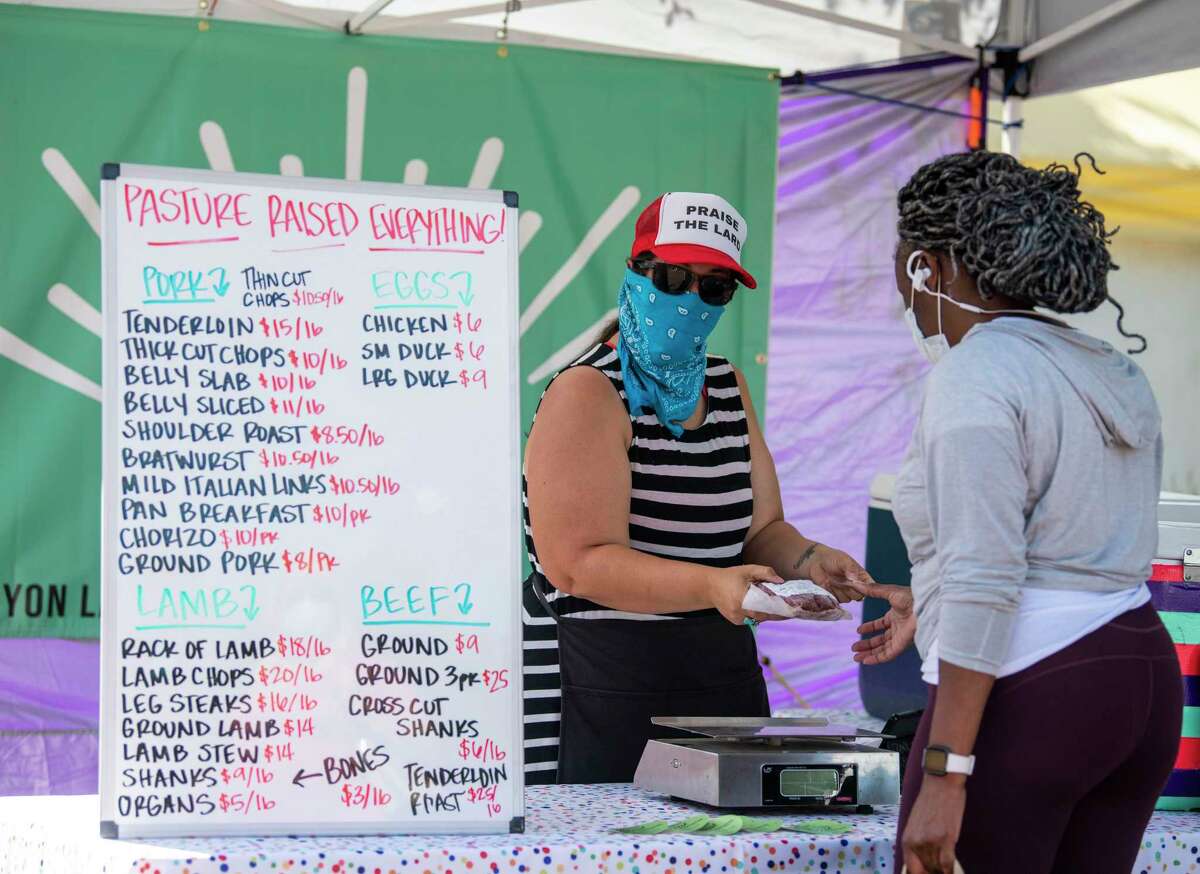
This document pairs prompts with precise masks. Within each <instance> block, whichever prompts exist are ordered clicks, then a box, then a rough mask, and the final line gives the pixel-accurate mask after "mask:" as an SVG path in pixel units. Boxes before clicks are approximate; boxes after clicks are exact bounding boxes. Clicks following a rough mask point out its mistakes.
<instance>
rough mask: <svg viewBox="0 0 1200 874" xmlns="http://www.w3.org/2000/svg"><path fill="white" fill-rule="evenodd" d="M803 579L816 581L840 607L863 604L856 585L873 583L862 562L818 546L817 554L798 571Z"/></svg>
mask: <svg viewBox="0 0 1200 874" xmlns="http://www.w3.org/2000/svg"><path fill="white" fill-rule="evenodd" d="M794 570H795V571H796V573H797V574H798V575H799V576H800V577H801V578H803V579H809V580H812V581H813V582H814V583H816V584H817V585H818V586H820V587H821V588H822V589H824V590H825V591H827V592H829V594H831V595H833V597H835V598H837V599H838V603H841V604H845V603H846V602H847V601H861V600H862V597H863V596H862V595H861V594H860V593H859V590H858V589H857V588H856V587H855V585H854V582H859V583H863V584H866V583H873V582H874V580H872V579H871V575H870V574H868V573H867V572H866V571H865V570H864V569H863V567H862V565H860V564H859V563H858V562H856V561H855V560H854V559H852V558H851V557H850V556H848V555H846V553H844V552H842V551H841V550H840V549H834V548H833V547H830V546H825V545H824V544H823V543H822V544H817V548H816V549H815V550H813V553H812V554H811V555H810V556H809V557H808V558H806V559H805V560H804V561H802V562H801V563H800V564H799V566H797V567H796V568H794Z"/></svg>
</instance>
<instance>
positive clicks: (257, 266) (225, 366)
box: [100, 164, 524, 837]
mask: <svg viewBox="0 0 1200 874" xmlns="http://www.w3.org/2000/svg"><path fill="white" fill-rule="evenodd" d="M102 175H103V177H104V178H103V181H102V184H101V189H102V210H103V233H102V237H103V286H104V313H103V315H104V414H103V415H104V427H103V435H104V436H103V501H104V512H103V520H104V522H103V525H104V531H103V546H102V550H103V559H102V568H103V570H102V583H103V612H102V632H101V647H102V679H101V702H102V703H101V768H100V770H101V775H100V791H101V819H102V822H101V832H102V833H103V834H104V835H106V836H114V837H115V836H119V837H137V836H156V835H202V834H261V835H268V834H296V833H382V832H397V833H405V832H410V833H411V832H492V831H505V832H507V831H510V830H520V829H521V828H522V827H523V813H524V811H523V802H522V763H521V732H520V725H521V710H520V705H521V695H520V669H519V666H520V662H519V655H520V616H519V613H518V597H519V594H518V593H519V586H518V580H519V573H520V557H519V553H518V550H519V547H520V532H519V529H518V520H519V506H520V504H519V499H520V495H519V466H518V445H519V444H518V436H519V423H518V416H519V411H518V397H517V374H518V366H517V210H516V205H517V204H516V195H515V194H513V193H511V192H500V191H473V190H467V189H452V188H426V187H414V186H403V185H384V184H369V183H346V182H339V181H333V180H321V179H303V178H292V177H288V178H284V177H277V176H267V175H257V174H249V173H211V172H202V171H193V170H180V169H171V168H163V167H147V166H134V165H128V164H125V165H115V164H108V165H105V167H104V169H103V173H102Z"/></svg>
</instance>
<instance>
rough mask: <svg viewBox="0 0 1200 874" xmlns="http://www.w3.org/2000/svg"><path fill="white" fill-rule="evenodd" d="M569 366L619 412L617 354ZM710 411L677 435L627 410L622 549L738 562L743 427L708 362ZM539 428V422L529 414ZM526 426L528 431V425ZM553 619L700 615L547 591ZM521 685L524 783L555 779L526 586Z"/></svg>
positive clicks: (550, 673)
mask: <svg viewBox="0 0 1200 874" xmlns="http://www.w3.org/2000/svg"><path fill="white" fill-rule="evenodd" d="M571 366H572V367H575V366H588V367H595V368H596V369H597V370H599V371H600V372H601V373H603V374H604V375H605V376H607V377H608V378H609V380H610V381H611V382H612V384H613V387H614V388H615V389H616V390H617V391H618V393H619V394H620V396H621V401H622V402H623V403H624V404H625V407H626V410H628V408H629V403H628V401H627V400H626V398H625V391H624V384H623V381H622V378H621V361H620V358H619V357H618V355H617V350H616V349H614V348H613V347H611V346H609V345H607V344H600V345H598V346H596V347H595V348H593V349H592V350H591V351H589V352H588V353H587V354H586V355H584V356H583V357H582V358H580V359H578V360H577V361H576V362H575V364H573V365H571ZM705 392H706V395H707V415H706V416H705V419H704V422H703V423H702V424H701V425H700V427H699V428H696V429H695V430H691V431H684V432H683V435H682V436H681V437H678V438H677V437H674V436H673V435H672V434H671V432H670V431H668V430H667V429H666V428H664V427H663V426H662V425H660V424H659V422H658V418H657V417H656V416H655V415H654V413H653V412H645V413H642V412H641V411H637V412H636V414H635V413H633V412H631V413H630V422H631V424H632V426H633V441H632V442H631V444H630V446H629V467H630V471H631V474H632V481H631V486H632V491H631V493H630V502H629V545H630V546H631V547H633V548H634V549H637V550H640V551H642V552H646V553H650V554H651V555H658V556H662V557H664V558H673V559H678V560H681V561H692V562H696V563H698V564H704V565H709V566H711V567H736V566H737V565H740V564H742V563H743V562H742V547H743V545H744V543H745V539H746V533H747V532H748V531H749V530H750V519H751V515H752V514H753V510H754V499H753V493H752V491H751V486H750V431H749V427H748V424H747V422H746V410H745V407H744V406H743V404H742V396H741V392H740V390H739V389H738V383H737V376H736V375H735V374H734V371H733V367H732V365H730V363H729V362H728V361H727V360H726V359H724V358H720V357H718V356H716V355H709V356H708V367H707V373H706V379H705ZM535 422H536V416H535ZM530 427H531V428H532V425H531V426H530ZM526 492H527V489H526V483H525V479H524V477H523V476H522V479H521V494H522V502H523V504H524V517H525V546H526V549H527V550H528V553H529V562H530V564H531V565H532V567H533V569H534V571H535V572H536V573H538V574H542V575H543V576H544V573H543V571H542V567H541V565H540V564H539V562H538V558H537V547H536V546H535V544H534V542H533V531H532V529H531V528H530V525H529V502H528V498H527V494H526ZM546 597H547V600H548V601H549V602H550V604H551V606H552V607H553V608H554V609H555V611H556V612H557V613H559V614H560V615H567V616H571V617H572V618H574V619H595V620H597V621H602V620H605V619H634V620H641V621H646V622H663V621H672V620H679V619H683V618H687V617H688V616H689V615H691V616H699V615H705V613H707V612H708V611H701V612H699V613H692V614H674V615H650V614H644V613H626V612H622V611H620V610H613V609H610V608H608V607H603V606H601V605H599V604H595V603H593V602H591V601H588V600H586V599H583V598H576V597H573V596H569V595H564V594H562V593H560V592H558V591H556V590H554V589H552V588H551V589H548V590H547V591H546ZM522 603H523V608H524V609H523V611H522V615H523V620H524V658H523V673H524V681H525V692H524V695H525V702H524V703H525V708H524V712H525V772H526V773H525V782H526V783H527V784H537V783H553V782H555V772H556V769H557V766H558V723H559V711H560V693H559V688H560V681H559V674H558V642H557V635H556V632H555V627H554V620H553V619H552V618H551V617H549V616H547V615H546V614H545V611H544V610H543V609H542V606H541V604H540V603H538V601H537V600H536V598H534V596H533V594H532V592H531V591H530V590H529V588H528V586H526V587H525V591H524V592H523V597H522Z"/></svg>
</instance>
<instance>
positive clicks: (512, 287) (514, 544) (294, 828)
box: [99, 163, 525, 838]
mask: <svg viewBox="0 0 1200 874" xmlns="http://www.w3.org/2000/svg"><path fill="white" fill-rule="evenodd" d="M124 175H129V176H138V177H142V178H146V179H163V180H172V181H181V182H196V183H207V184H210V185H211V184H217V185H220V184H224V185H244V186H258V187H262V188H267V187H270V188H277V189H281V190H302V191H326V192H346V191H352V192H355V193H358V194H379V195H387V196H393V197H396V196H401V197H409V198H424V199H432V200H436V199H449V200H462V201H479V202H481V203H499V204H503V206H504V209H505V212H506V214H507V215H506V218H505V224H506V226H507V228H508V229H509V230H508V253H507V254H508V278H509V285H508V310H509V325H508V338H507V342H508V351H509V355H510V356H511V360H512V362H513V368H514V371H515V372H514V373H510V374H505V376H506V377H511V378H510V379H506V380H505V383H506V384H505V386H504V389H505V390H506V391H507V393H508V406H509V410H510V412H511V415H512V421H513V423H514V425H515V427H514V428H510V429H509V435H508V457H509V462H510V463H509V468H510V471H511V473H510V475H511V477H512V482H513V483H514V491H513V494H514V496H515V500H514V502H513V506H512V507H510V508H509V523H508V526H509V537H508V542H509V547H508V557H507V558H508V562H507V564H508V568H509V573H510V574H511V580H512V588H511V593H510V594H511V600H510V602H509V603H510V607H511V621H510V622H509V632H510V640H511V644H510V654H509V659H510V664H511V665H512V675H511V677H510V678H509V682H510V688H511V689H512V690H513V691H512V698H513V700H514V702H515V703H514V706H513V708H512V726H511V728H512V738H513V747H512V749H511V751H510V753H509V762H510V777H509V787H510V795H511V797H510V799H509V811H510V813H511V818H510V819H509V821H508V822H505V821H503V820H481V821H466V820H463V821H459V820H454V821H446V822H443V823H440V824H439V823H438V822H437V821H436V820H434V821H430V822H427V823H421V824H419V825H411V826H405V827H397V825H396V824H395V823H394V821H391V820H374V821H372V820H363V821H359V822H354V823H350V824H337V823H263V824H261V825H259V826H252V825H240V824H234V823H219V822H213V823H203V822H197V823H194V824H192V825H185V824H183V823H154V822H145V823H128V822H118V821H117V817H118V816H119V814H118V813H117V810H116V795H117V791H116V790H117V788H118V786H117V781H118V776H119V775H118V772H117V755H116V746H115V744H113V743H109V742H108V741H109V738H108V735H109V733H110V731H111V729H110V728H109V726H108V725H107V722H106V719H105V717H106V716H111V717H113V718H115V719H117V718H119V716H118V715H117V714H116V713H115V707H116V701H115V700H114V699H112V698H111V696H113V695H115V694H118V693H117V692H115V691H114V690H112V689H111V688H110V685H111V684H113V682H114V678H115V677H117V676H118V672H119V669H120V664H119V659H118V657H117V646H116V645H115V644H114V643H113V641H112V640H111V638H112V637H113V636H114V635H116V636H117V637H118V638H119V637H120V635H119V629H117V628H116V627H112V628H110V627H109V623H110V622H111V623H113V624H114V626H115V622H116V619H115V618H113V619H109V618H108V617H116V616H117V587H116V586H113V585H109V583H108V568H109V562H108V559H109V551H110V550H111V549H112V546H113V545H112V544H111V543H109V530H108V529H109V526H108V523H107V519H106V516H105V510H106V509H107V508H108V507H110V506H113V505H114V504H113V501H114V500H115V499H118V498H119V495H118V494H117V486H116V484H117V482H118V481H119V475H118V474H117V472H116V471H114V470H112V469H111V463H110V456H111V455H112V453H111V452H110V448H111V447H110V445H109V443H110V441H111V440H113V439H114V438H115V436H116V434H117V427H118V425H119V421H120V416H119V413H118V408H117V405H116V404H106V403H104V402H103V400H102V401H101V409H102V412H101V435H100V446H101V450H100V452H101V455H100V457H101V473H100V525H101V531H100V604H101V612H100V721H99V746H100V756H99V759H100V761H99V769H100V775H99V776H100V779H99V791H100V835H101V837H105V838H155V837H218V836H229V837H271V836H286V835H305V836H321V835H426V834H428V835H434V834H446V835H464V834H466V835H471V834H508V833H516V832H523V831H524V830H525V743H524V719H523V718H522V714H523V710H524V706H525V696H524V683H523V680H524V671H523V670H522V661H521V660H522V657H523V651H522V647H521V633H522V626H521V610H520V578H521V556H520V544H521V540H522V538H521V532H522V529H521V524H520V519H521V458H520V448H521V446H520V440H519V434H520V430H521V428H520V421H521V394H520V382H521V359H520V331H519V323H520V285H519V281H520V280H519V274H520V271H519V263H518V262H519V259H520V239H519V236H520V235H519V232H518V227H519V221H518V219H519V214H518V213H519V210H518V197H517V193H516V192H515V191H504V190H499V189H472V188H454V187H450V186H433V185H403V184H400V183H391V182H350V181H347V180H344V179H329V178H323V177H309V176H279V175H274V174H270V173H236V172H235V173H227V172H221V171H216V170H193V169H189V168H182V167H179V168H177V167H165V166H158V165H152V164H116V163H112V164H104V165H103V166H102V168H101V180H100V289H101V290H100V299H101V317H102V324H103V334H102V339H101V344H100V345H101V374H102V379H103V382H102V385H103V386H115V385H117V384H118V383H117V378H118V373H117V362H118V355H117V354H116V351H117V350H116V346H115V338H116V337H117V336H118V333H119V324H120V319H119V312H120V310H119V300H118V290H117V230H118V229H119V228H120V223H119V221H118V220H117V204H118V199H117V197H116V188H117V185H118V183H119V181H120V178H121V176H124ZM110 341H113V342H110ZM102 398H103V395H102ZM116 685H117V686H118V687H119V683H118V684H116ZM111 728H116V722H114V723H113V725H112V727H111ZM119 739H120V738H119V732H118V737H117V740H118V741H119Z"/></svg>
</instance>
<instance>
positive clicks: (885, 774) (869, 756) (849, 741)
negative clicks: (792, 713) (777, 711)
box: [633, 716, 900, 813]
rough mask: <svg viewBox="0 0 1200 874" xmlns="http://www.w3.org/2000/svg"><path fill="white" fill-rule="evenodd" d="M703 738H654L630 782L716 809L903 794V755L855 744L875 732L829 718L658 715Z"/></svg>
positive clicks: (868, 801) (863, 800)
mask: <svg viewBox="0 0 1200 874" xmlns="http://www.w3.org/2000/svg"><path fill="white" fill-rule="evenodd" d="M651 721H652V722H653V723H654V724H655V725H659V726H662V727H664V728H672V729H677V730H681V731H686V732H691V733H693V734H696V735H701V737H696V738H682V739H671V740H651V741H650V742H649V743H647V744H646V749H645V751H644V752H643V753H642V758H641V761H640V762H639V763H638V768H637V773H636V774H635V775H634V778H633V783H634V785H635V786H637V787H638V788H640V789H645V790H647V791H650V792H657V793H660V794H663V795H670V796H671V797H673V798H679V799H683V800H686V801H695V802H698V803H700V804H708V805H712V806H713V807H721V808H749V807H772V808H783V807H806V808H813V807H821V808H854V809H857V810H859V811H860V812H864V813H866V812H870V809H871V808H870V806H871V805H873V804H896V803H897V802H898V801H899V799H900V757H899V754H898V753H894V752H892V751H890V750H884V749H878V748H876V747H874V746H868V745H864V744H862V743H858V741H860V740H867V739H883V738H886V737H887V735H882V734H880V733H878V732H875V731H867V730H865V729H859V728H855V727H853V726H849V725H830V724H829V721H828V720H826V719H819V718H818V719H761V718H742V717H702V716H696V717H690V716H684V717H681V716H657V717H655V718H654V719H653V720H651Z"/></svg>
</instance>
